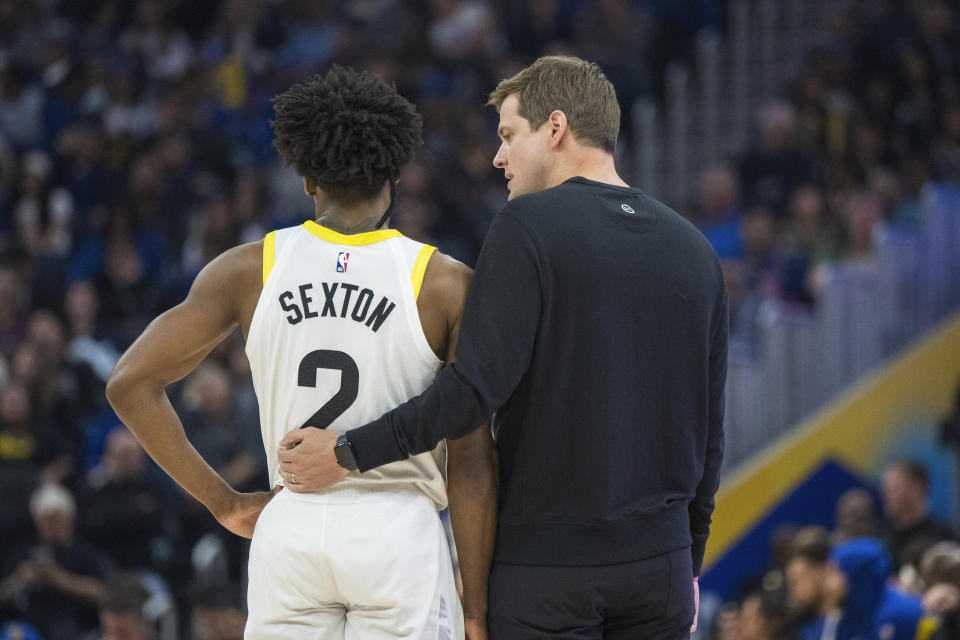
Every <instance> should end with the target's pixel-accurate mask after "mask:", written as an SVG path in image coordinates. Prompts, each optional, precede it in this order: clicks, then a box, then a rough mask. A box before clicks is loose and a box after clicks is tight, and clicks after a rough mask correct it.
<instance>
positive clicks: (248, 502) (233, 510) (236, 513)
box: [213, 487, 283, 538]
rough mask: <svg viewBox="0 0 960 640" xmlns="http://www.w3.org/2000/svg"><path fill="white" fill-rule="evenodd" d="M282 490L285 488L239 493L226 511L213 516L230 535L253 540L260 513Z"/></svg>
mask: <svg viewBox="0 0 960 640" xmlns="http://www.w3.org/2000/svg"><path fill="white" fill-rule="evenodd" d="M281 489H283V487H274V488H273V491H254V492H251V493H237V494H235V495H234V499H233V502H231V503H230V504H229V505H227V508H226V509H224V510H223V511H221V512H220V513H214V514H213V516H214V517H215V518H216V519H217V522H219V523H220V524H221V525H223V527H224V528H225V529H227V530H228V531H230V533H235V534H237V535H238V536H243V537H244V538H252V537H253V529H254V527H256V525H257V519H258V518H259V517H260V512H261V511H263V508H264V507H265V506H267V503H268V502H270V500H271V499H273V496H275V495H277V493H278V492H279V491H280V490H281Z"/></svg>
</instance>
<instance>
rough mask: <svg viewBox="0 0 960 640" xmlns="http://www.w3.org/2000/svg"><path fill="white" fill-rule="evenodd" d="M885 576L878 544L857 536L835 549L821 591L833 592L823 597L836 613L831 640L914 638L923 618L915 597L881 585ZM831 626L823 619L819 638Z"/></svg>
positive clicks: (885, 562) (883, 552) (885, 566)
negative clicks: (828, 600)
mask: <svg viewBox="0 0 960 640" xmlns="http://www.w3.org/2000/svg"><path fill="white" fill-rule="evenodd" d="M889 575H890V556H889V555H888V554H887V552H886V550H885V549H884V548H883V544H882V543H881V542H880V541H879V540H874V539H872V538H858V539H856V540H851V541H849V542H844V543H842V544H840V545H837V547H836V548H835V549H834V550H833V551H832V552H831V554H830V563H829V565H828V569H827V575H826V584H827V586H826V589H825V591H827V592H830V591H833V593H832V594H831V595H829V596H828V598H830V599H833V600H834V601H835V602H837V603H838V604H839V606H840V610H841V612H840V618H839V621H838V622H837V623H836V632H835V634H836V635H835V638H836V640H856V639H858V638H884V639H885V640H914V636H915V635H916V632H917V627H918V624H919V622H920V619H921V617H922V616H923V609H922V607H921V604H920V598H919V597H917V596H914V595H908V594H904V593H901V592H899V591H897V590H896V589H894V588H893V587H891V586H890V585H889V584H888V583H887V580H888V577H889ZM831 623H832V620H830V619H829V617H826V616H825V617H824V618H823V619H822V620H821V621H820V622H819V624H818V626H817V633H820V634H821V635H822V630H823V628H824V627H825V626H826V625H830V624H831ZM821 635H817V634H814V635H812V636H811V635H808V636H805V637H810V638H820V637H821Z"/></svg>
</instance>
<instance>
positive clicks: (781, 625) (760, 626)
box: [739, 591, 790, 640]
mask: <svg viewBox="0 0 960 640" xmlns="http://www.w3.org/2000/svg"><path fill="white" fill-rule="evenodd" d="M787 622H788V620H787V607H786V603H785V602H783V601H782V599H781V598H780V597H779V595H777V594H775V593H771V592H766V591H756V592H754V593H752V594H750V595H748V596H747V597H746V598H744V600H743V605H742V606H741V607H740V637H739V640H787V639H788V638H789V637H790V636H789V634H788V632H787V631H786V630H787Z"/></svg>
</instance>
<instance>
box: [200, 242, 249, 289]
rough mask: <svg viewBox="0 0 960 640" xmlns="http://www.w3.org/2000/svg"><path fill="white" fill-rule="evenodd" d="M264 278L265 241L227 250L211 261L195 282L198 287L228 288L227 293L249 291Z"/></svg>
mask: <svg viewBox="0 0 960 640" xmlns="http://www.w3.org/2000/svg"><path fill="white" fill-rule="evenodd" d="M262 278H263V240H257V241H254V242H247V243H244V244H241V245H237V246H235V247H233V248H230V249H227V250H226V251H224V252H223V253H221V254H220V255H219V256H217V257H216V258H214V259H213V260H211V261H210V262H209V263H208V264H207V265H206V266H205V267H204V268H203V269H202V270H201V271H200V274H199V275H198V276H197V279H196V280H195V281H194V284H195V286H196V285H201V286H202V285H204V284H206V285H208V286H209V287H213V288H219V287H226V288H225V289H224V290H225V291H236V290H238V287H242V289H240V290H247V287H248V285H252V284H253V283H257V285H258V287H257V290H258V291H259V284H260V283H261V281H262Z"/></svg>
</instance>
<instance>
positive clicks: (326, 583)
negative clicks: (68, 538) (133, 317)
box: [107, 66, 496, 640]
mask: <svg viewBox="0 0 960 640" xmlns="http://www.w3.org/2000/svg"><path fill="white" fill-rule="evenodd" d="M274 108H275V112H276V120H275V121H274V122H273V130H274V137H275V139H274V146H276V148H277V149H278V150H279V152H280V154H281V156H282V157H283V158H284V160H285V161H286V163H287V164H288V165H293V166H294V167H295V168H296V170H297V172H298V173H299V174H300V175H301V176H302V177H303V180H304V189H305V191H306V193H307V194H308V195H310V196H311V197H312V198H313V199H314V201H315V204H316V213H317V219H316V220H315V221H314V220H311V221H308V222H306V223H304V224H303V225H301V226H298V227H292V228H288V229H281V230H278V231H275V232H272V233H270V234H268V235H267V236H266V238H264V240H263V241H261V242H256V243H252V244H246V245H242V246H239V247H236V248H234V249H231V250H230V251H227V252H226V253H224V254H223V255H221V256H220V257H218V258H216V259H215V260H213V261H212V262H211V263H210V264H209V265H207V266H206V267H205V268H204V269H203V271H201V273H200V274H199V275H198V276H197V278H196V280H195V282H194V283H193V286H192V288H191V290H190V293H189V295H188V296H187V299H186V300H185V301H184V302H183V303H181V304H180V305H178V306H177V307H175V308H173V309H171V310H170V311H168V312H166V313H164V314H163V315H161V316H160V317H159V318H157V319H156V320H155V321H154V322H153V323H151V324H150V326H149V327H147V329H146V330H145V331H144V333H143V335H141V336H140V338H139V339H138V340H137V341H136V342H135V343H134V344H133V345H132V346H131V347H130V349H129V350H128V351H127V353H125V354H124V356H123V357H122V358H121V359H120V362H119V363H118V364H117V367H116V369H115V370H114V372H113V374H112V375H111V377H110V380H109V383H108V387H107V395H108V397H109V399H110V402H111V404H112V405H113V406H114V408H115V409H116V411H117V414H118V415H119V416H120V418H121V419H122V420H123V421H124V423H126V424H127V426H128V427H129V428H130V429H131V431H133V432H134V434H135V435H136V436H137V438H138V439H139V440H140V441H141V443H142V444H143V446H144V448H145V449H146V450H147V452H148V453H149V454H150V455H151V456H152V457H153V459H154V460H156V461H157V463H158V464H159V465H160V466H161V467H163V469H164V470H165V471H166V472H167V473H168V474H170V476H171V477H172V478H173V479H174V480H175V481H176V482H178V483H179V484H180V485H181V486H182V487H183V488H184V489H186V490H187V491H188V492H189V493H190V494H191V495H193V496H194V497H195V498H197V499H198V500H199V501H200V502H202V503H203V504H204V505H205V506H206V507H207V508H208V509H209V510H210V511H211V513H212V514H213V515H214V516H215V517H216V518H217V520H218V521H219V522H220V523H221V524H223V526H225V527H226V528H227V529H229V530H230V531H232V532H234V533H236V534H238V535H241V536H247V537H250V536H252V537H253V541H252V544H251V549H250V564H249V568H250V585H249V594H248V606H249V619H248V622H247V629H246V634H245V637H246V638H247V639H248V640H249V639H259V638H293V639H296V638H310V639H311V640H312V639H315V638H348V639H349V638H357V639H361V638H362V639H377V638H411V639H412V638H418V639H419V638H427V637H429V638H446V639H450V640H452V639H454V638H463V636H464V620H463V611H464V610H465V611H466V615H467V617H468V618H469V623H470V627H469V628H470V637H471V638H482V637H485V627H484V624H485V623H484V615H485V612H486V587H487V574H488V572H489V564H490V558H491V554H492V546H493V531H494V524H493V523H494V521H495V504H494V503H495V494H496V489H495V480H494V472H493V464H494V462H493V457H492V456H493V445H492V439H491V437H490V434H489V430H484V429H480V430H478V431H477V432H475V433H474V434H471V435H470V436H468V437H466V438H463V439H461V440H458V441H452V442H450V443H448V445H447V447H446V448H445V447H444V445H443V444H441V445H440V446H439V447H438V448H435V449H432V450H431V451H427V452H424V453H422V454H420V455H416V456H413V457H410V458H409V459H407V460H404V461H400V462H398V463H397V464H393V465H386V466H383V467H382V468H380V469H378V470H377V471H376V472H374V473H367V474H363V475H362V476H361V475H360V474H358V473H355V474H353V475H352V476H350V477H348V478H347V479H346V480H345V481H344V482H342V483H341V484H340V485H338V486H337V487H336V488H335V489H332V490H327V491H321V492H317V493H312V494H302V493H294V492H291V491H289V490H279V489H274V491H272V492H264V493H252V494H240V493H237V492H235V491H234V490H233V489H232V488H230V487H229V486H228V485H227V484H226V483H225V482H224V480H223V479H222V478H221V477H220V476H219V475H217V473H216V472H214V471H213V469H211V468H210V467H209V466H208V465H207V464H206V463H205V462H204V460H203V459H202V458H201V457H200V456H199V455H198V453H197V452H196V450H195V449H194V448H193V447H192V446H191V444H190V442H189V441H188V440H187V438H186V437H185V435H184V431H183V427H182V425H181V423H180V421H179V419H178V417H177V415H176V413H175V412H174V410H173V408H172V407H171V405H170V402H169V401H168V399H167V397H166V395H165V393H164V387H166V385H168V384H170V383H171V382H173V381H175V380H178V379H180V378H182V377H184V376H185V375H187V374H188V373H189V372H190V371H191V370H193V369H194V368H195V367H196V366H197V364H198V363H199V362H200V361H201V360H203V358H204V357H205V356H206V355H207V353H209V352H210V350H211V349H212V348H213V347H214V346H216V345H217V343H219V342H220V341H221V340H223V339H224V338H225V337H226V336H228V335H229V334H230V333H231V332H232V331H233V330H234V329H235V328H236V327H237V326H239V327H240V329H241V330H242V332H243V335H244V338H245V339H246V351H247V356H248V358H249V360H250V368H251V371H252V377H253V384H254V389H255V390H256V393H257V397H258V399H259V402H260V419H261V425H262V429H263V441H264V445H265V447H266V450H267V451H268V452H269V453H270V455H269V458H271V459H272V458H273V457H274V456H273V452H275V451H276V448H277V446H278V445H279V443H280V441H281V439H282V438H283V436H284V434H285V433H286V431H288V430H289V429H290V428H291V426H292V427H294V428H296V427H298V426H301V425H303V426H309V427H312V428H320V429H327V430H330V431H332V432H338V431H342V430H343V428H344V426H346V425H351V424H356V423H358V422H364V421H367V420H372V419H373V418H375V417H377V416H378V415H380V414H381V413H383V412H384V411H386V410H387V409H389V408H390V407H392V406H394V405H395V404H397V403H398V402H401V401H403V400H406V399H408V398H410V397H412V396H414V395H416V394H417V393H419V392H420V391H422V390H423V389H424V388H425V387H426V386H427V385H428V384H429V382H430V381H431V380H432V379H433V378H434V377H435V375H436V373H437V371H438V370H439V369H440V366H441V363H442V361H443V360H449V359H450V358H451V357H452V355H453V353H454V349H455V347H456V343H457V333H458V327H459V324H460V315H461V310H462V307H463V303H464V300H465V296H466V292H467V288H468V286H469V281H470V277H471V273H470V270H469V269H468V268H467V267H465V266H464V265H462V264H460V263H458V262H456V261H454V260H453V259H451V258H448V257H447V256H444V255H441V254H439V253H437V252H436V251H435V250H434V248H433V247H430V246H426V245H423V244H420V243H418V242H415V241H413V240H411V239H408V238H405V237H404V236H402V235H401V234H400V233H399V232H397V231H395V230H393V229H385V228H382V225H383V223H384V222H385V220H386V218H387V215H388V214H389V210H390V208H391V207H392V201H393V185H394V183H395V181H396V180H397V178H398V177H399V175H400V171H401V169H402V168H403V166H404V165H405V164H407V163H408V162H409V161H410V159H411V158H412V157H413V155H414V153H415V151H416V149H417V147H418V146H419V144H420V143H421V119H420V116H419V115H418V114H417V113H416V111H415V109H414V107H413V105H412V104H410V103H409V102H408V101H407V100H405V99H404V98H403V97H401V96H400V95H398V94H397V93H396V90H395V89H394V88H392V87H390V86H388V85H386V84H384V83H382V82H380V81H378V80H376V79H374V78H373V77H372V76H370V75H369V74H367V73H356V72H354V71H352V70H348V69H344V68H341V67H336V66H335V67H334V68H333V69H332V70H331V71H329V72H328V73H327V74H326V75H325V76H316V77H314V78H313V79H312V80H311V81H309V82H307V83H306V84H303V85H294V86H293V87H291V88H290V89H289V90H288V91H286V92H284V93H282V94H280V95H279V96H277V98H276V99H275V101H274ZM385 212H386V213H385ZM344 451H345V450H344V449H341V452H344ZM446 453H449V457H450V467H449V479H448V480H449V495H450V508H451V519H452V523H453V528H454V535H455V537H456V541H457V544H458V545H459V546H458V550H459V555H460V563H461V573H462V576H463V587H464V602H463V610H461V603H460V600H459V598H458V596H457V591H456V587H455V584H454V576H453V572H452V567H451V561H450V557H449V554H448V551H447V546H446V540H445V537H444V533H443V528H442V526H441V522H440V519H439V517H438V515H437V512H438V510H440V509H442V508H444V507H445V506H446V505H447V487H446V486H445V484H444V471H445V459H444V458H445V455H446ZM341 462H342V463H343V464H344V465H346V466H353V467H354V468H355V465H353V463H352V462H351V461H350V460H349V459H347V458H346V457H345V458H343V459H342V460H341ZM269 472H270V481H271V483H272V484H273V485H274V486H276V487H281V486H283V485H287V487H290V486H296V483H297V479H296V477H295V476H294V475H288V476H283V475H281V474H280V473H279V471H278V469H277V464H276V462H275V461H273V460H271V462H270V465H269ZM271 497H272V500H271ZM261 510H262V512H261ZM258 518H259V519H258Z"/></svg>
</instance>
